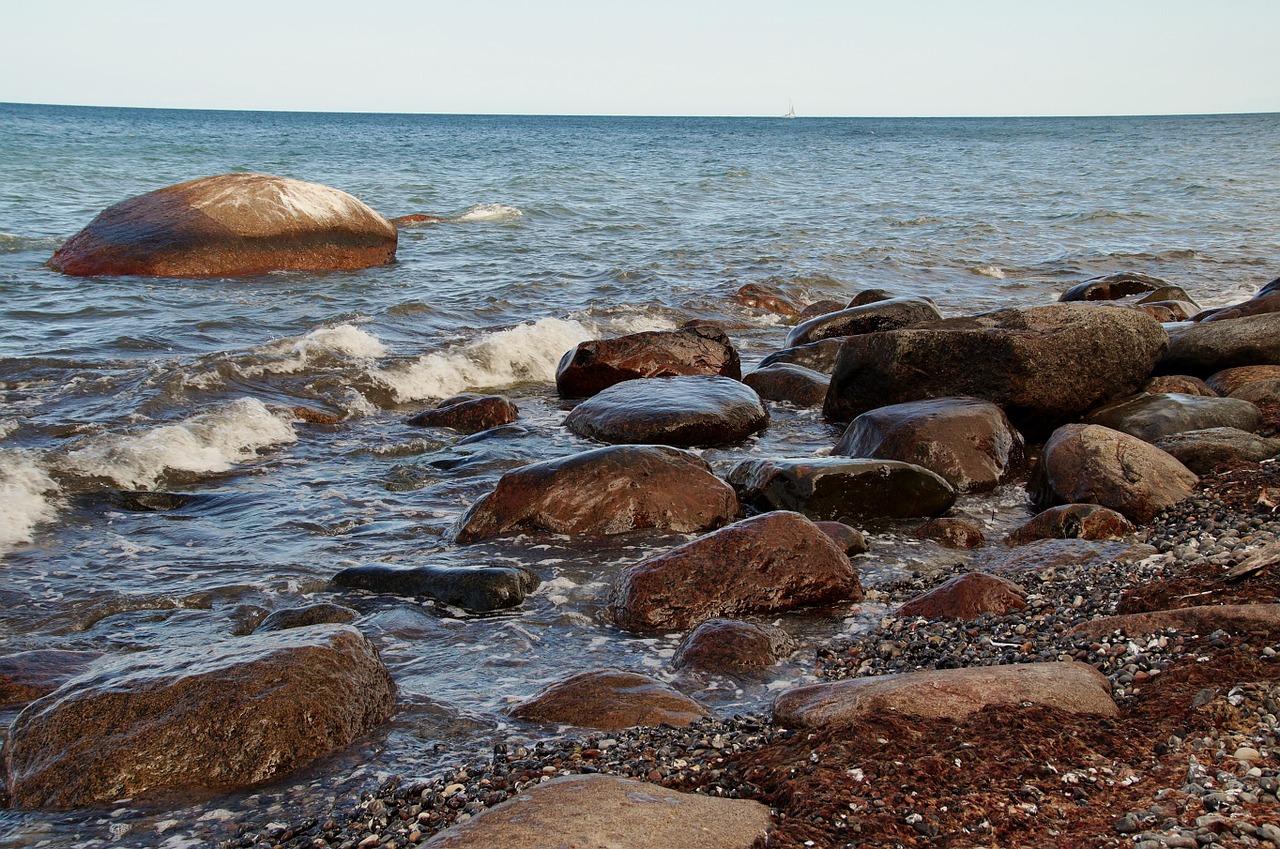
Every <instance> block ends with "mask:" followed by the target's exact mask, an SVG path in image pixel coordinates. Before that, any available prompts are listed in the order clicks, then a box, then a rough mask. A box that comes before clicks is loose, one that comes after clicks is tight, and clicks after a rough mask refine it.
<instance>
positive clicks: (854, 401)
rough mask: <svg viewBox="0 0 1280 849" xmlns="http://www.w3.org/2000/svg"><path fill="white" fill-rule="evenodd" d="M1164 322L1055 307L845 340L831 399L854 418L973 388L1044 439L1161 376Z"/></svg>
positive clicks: (833, 413) (839, 413) (832, 406)
mask: <svg viewBox="0 0 1280 849" xmlns="http://www.w3.org/2000/svg"><path fill="white" fill-rule="evenodd" d="M1165 344H1166V337H1165V332H1164V328H1163V327H1162V326H1161V325H1160V324H1159V323H1158V322H1156V321H1155V320H1154V319H1152V318H1151V317H1149V316H1147V315H1144V314H1142V313H1139V312H1136V311H1134V310H1128V309H1122V308H1118V307H1109V306H1098V305H1089V304H1051V305H1049V306H1043V307H1030V308H1026V309H1003V310H997V311H995V312H990V313H984V314H982V315H978V316H972V317H967V318H951V319H945V320H943V321H936V322H933V323H931V324H926V325H921V326H917V327H913V328H909V329H904V330H889V331H885V332H882V333H867V334H863V335H861V336H850V337H848V338H847V339H845V340H844V344H843V345H842V346H841V348H840V353H839V355H838V356H837V358H836V366H835V370H834V372H833V373H832V377H831V389H830V390H829V391H828V392H827V400H826V403H825V404H824V405H823V414H824V415H825V416H826V418H827V419H828V421H832V422H847V421H852V420H853V419H854V418H855V417H857V416H858V415H861V414H862V413H865V412H867V411H868V410H871V409H875V408H876V407H882V406H886V405H889V404H901V403H904V402H907V401H920V400H924V399H927V398H942V397H950V396H956V395H965V396H971V397H975V398H981V399H984V400H987V401H991V402H992V403H994V404H997V405H999V406H1000V407H1001V408H1002V409H1003V410H1004V411H1005V413H1006V415H1008V417H1009V420H1010V421H1011V422H1012V423H1013V424H1014V426H1015V427H1016V428H1017V429H1018V430H1019V432H1021V433H1022V434H1024V435H1025V436H1028V437H1032V438H1038V437H1039V436H1041V435H1042V434H1045V433H1048V432H1049V431H1050V430H1052V429H1053V428H1054V427H1057V426H1058V425H1061V424H1063V423H1064V422H1068V421H1074V420H1075V419H1077V418H1079V417H1080V416H1081V415H1083V414H1084V413H1086V412H1087V411H1089V410H1092V409H1094V408H1096V407H1098V406H1100V405H1101V404H1104V403H1106V402H1107V401H1111V400H1113V399H1115V398H1120V397H1124V396H1126V395H1131V394H1132V393H1133V391H1134V390H1135V389H1137V388H1138V387H1139V386H1141V385H1142V384H1143V383H1144V382H1146V380H1147V378H1148V377H1150V376H1151V369H1152V366H1153V365H1154V364H1155V362H1156V360H1157V359H1158V358H1159V357H1160V355H1161V353H1162V352H1163V351H1164V347H1165Z"/></svg>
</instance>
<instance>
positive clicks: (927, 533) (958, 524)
mask: <svg viewBox="0 0 1280 849" xmlns="http://www.w3.org/2000/svg"><path fill="white" fill-rule="evenodd" d="M911 533H912V535H913V536H915V537H918V538H919V539H931V540H933V541H934V542H936V543H938V544H939V545H941V546H943V547H944V548H977V547H978V546H980V545H982V544H983V543H984V542H986V535H985V534H983V533H982V528H980V527H978V526H977V525H975V524H974V523H973V522H966V521H965V520H964V519H947V518H942V519H933V520H931V521H929V522H925V523H924V524H923V525H921V526H920V527H918V528H916V529H915V530H913V531H912V532H911Z"/></svg>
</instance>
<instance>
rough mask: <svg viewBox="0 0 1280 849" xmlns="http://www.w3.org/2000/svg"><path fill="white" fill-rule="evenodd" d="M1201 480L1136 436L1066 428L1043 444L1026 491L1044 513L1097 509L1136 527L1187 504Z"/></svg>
mask: <svg viewBox="0 0 1280 849" xmlns="http://www.w3.org/2000/svg"><path fill="white" fill-rule="evenodd" d="M1199 480H1200V479H1199V478H1198V477H1197V476H1196V475H1195V473H1194V472H1192V471H1191V470H1190V469H1188V468H1187V467H1186V466H1184V465H1182V464H1181V463H1179V462H1178V461H1177V460H1175V459H1174V458H1173V457H1171V456H1170V455H1168V454H1166V453H1165V452H1163V451H1161V450H1160V449H1159V448H1156V447H1155V446H1154V445H1151V444H1150V443H1147V442H1143V441H1142V440H1141V439H1138V438H1137V437H1136V436H1130V435H1129V434H1127V433H1121V432H1120V431H1117V430H1112V429H1110V428H1106V427H1102V426H1101V425H1090V424H1073V425H1064V426H1063V427H1060V428H1058V429H1057V430H1056V431H1054V433H1053V436H1052V437H1050V439H1049V441H1048V442H1047V443H1046V444H1045V447H1044V454H1043V455H1042V456H1041V458H1040V461H1039V462H1038V463H1037V464H1036V466H1035V468H1034V469H1033V470H1032V472H1031V479H1030V481H1028V483H1027V490H1028V492H1029V493H1030V495H1031V498H1032V501H1033V502H1034V503H1035V504H1036V506H1038V507H1040V508H1042V509H1048V508H1049V507H1053V506H1057V505H1058V504H1076V503H1088V504H1101V505H1102V506H1103V507H1110V508H1111V509H1112V510H1116V511H1118V512H1120V513H1122V514H1124V516H1125V518H1127V519H1129V520H1130V521H1132V522H1135V523H1143V522H1149V521H1151V519H1152V518H1153V517H1154V516H1155V515H1156V514H1157V513H1159V512H1160V511H1161V510H1163V509H1164V508H1166V507H1169V506H1171V505H1173V504H1175V503H1177V502H1178V501H1181V500H1182V499H1183V498H1186V497H1187V496H1188V495H1190V494H1191V493H1192V491H1193V490H1194V489H1195V485H1196V484H1197V483H1198V482H1199Z"/></svg>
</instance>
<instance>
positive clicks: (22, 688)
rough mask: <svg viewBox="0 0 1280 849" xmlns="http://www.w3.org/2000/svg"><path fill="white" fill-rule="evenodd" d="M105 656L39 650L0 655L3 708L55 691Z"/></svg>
mask: <svg viewBox="0 0 1280 849" xmlns="http://www.w3.org/2000/svg"><path fill="white" fill-rule="evenodd" d="M100 657H102V655H101V654H99V653H98V652H91V651H61V650H58V649H36V650H35V651H22V652H18V653H17V654H10V655H5V656H4V657H0V708H9V707H14V706H16V705H25V704H26V703H27V702H33V701H35V700H36V699H38V698H40V697H41V696H44V695H47V694H49V693H52V692H53V691H54V690H56V689H58V688H59V687H61V686H62V685H63V684H64V683H65V682H66V681H68V680H69V679H71V678H74V677H75V676H77V675H79V674H80V673H81V672H84V671H85V670H86V669H88V668H89V665H90V664H91V663H93V662H94V661H95V660H97V659H98V658H100Z"/></svg>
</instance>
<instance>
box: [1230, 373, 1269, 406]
mask: <svg viewBox="0 0 1280 849" xmlns="http://www.w3.org/2000/svg"><path fill="white" fill-rule="evenodd" d="M1229 397H1231V398H1234V399H1236V400H1239V401H1248V402H1249V403H1250V404H1275V403H1277V402H1280V379H1276V378H1271V379H1269V380H1254V381H1251V382H1249V383H1246V384H1245V385H1244V386H1241V387H1240V388H1239V389H1237V390H1236V391H1234V392H1232V393H1231V395H1230V396H1229Z"/></svg>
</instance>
